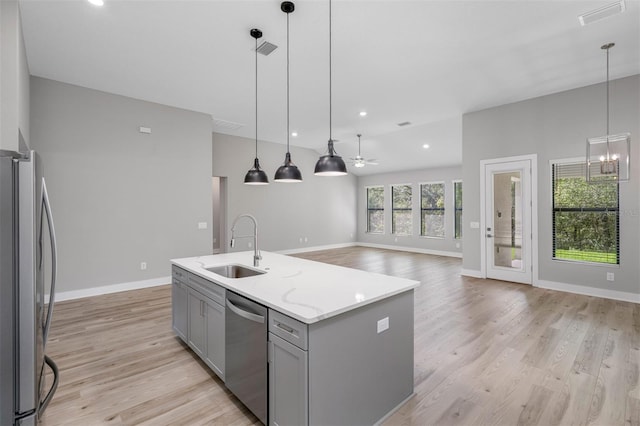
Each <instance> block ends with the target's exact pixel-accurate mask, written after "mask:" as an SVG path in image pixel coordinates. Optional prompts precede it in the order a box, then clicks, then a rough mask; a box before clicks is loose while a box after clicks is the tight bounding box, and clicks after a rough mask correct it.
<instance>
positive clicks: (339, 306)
mask: <svg viewBox="0 0 640 426" xmlns="http://www.w3.org/2000/svg"><path fill="white" fill-rule="evenodd" d="M171 263H172V264H174V265H176V266H179V267H181V268H183V269H186V270H187V271H189V272H191V273H194V274H196V275H199V276H200V277H202V278H205V279H207V280H209V281H213V282H215V283H216V284H219V285H221V286H222V287H224V288H226V289H228V290H231V291H233V292H236V293H238V294H240V295H243V296H245V297H248V298H249V299H252V300H254V301H256V302H258V303H261V304H263V305H265V306H267V307H268V308H272V309H275V310H276V311H279V312H281V313H283V314H285V315H288V316H290V317H292V318H295V319H297V320H298V321H302V322H304V323H306V324H312V323H314V322H317V321H321V320H323V319H326V318H330V317H332V316H335V315H338V314H341V313H343V312H347V311H349V310H352V309H356V308H359V307H361V306H364V305H367V304H369V303H373V302H376V301H378V300H382V299H385V298H387V297H390V296H393V295H396V294H399V293H402V292H405V291H407V290H411V289H413V288H416V287H417V286H418V285H420V282H419V281H414V280H408V279H405V278H397V277H391V276H388V275H382V274H376V273H371V272H365V271H360V270H357V269H351V268H345V267H342V266H335V265H329V264H326V263H320V262H314V261H311V260H306V259H299V258H296V257H291V256H286V255H282V254H277V253H271V252H264V251H263V252H262V260H261V261H260V266H259V267H257V268H254V267H253V266H252V265H253V251H245V252H236V253H224V254H216V255H208V256H200V257H189V258H183V259H172V260H171ZM228 264H239V265H242V266H245V267H248V268H251V269H259V270H261V271H266V273H265V274H261V275H255V276H251V277H246V278H226V277H223V276H221V275H218V274H214V273H213V272H209V271H207V270H206V269H204V268H209V267H212V266H219V265H228Z"/></svg>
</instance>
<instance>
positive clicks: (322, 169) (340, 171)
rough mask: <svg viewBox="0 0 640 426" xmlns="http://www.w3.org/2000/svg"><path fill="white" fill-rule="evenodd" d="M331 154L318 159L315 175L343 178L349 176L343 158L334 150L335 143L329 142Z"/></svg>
mask: <svg viewBox="0 0 640 426" xmlns="http://www.w3.org/2000/svg"><path fill="white" fill-rule="evenodd" d="M328 146H329V153H328V154H327V155H323V156H322V157H320V158H319V159H318V162H317V163H316V168H315V171H314V174H315V175H316V176H343V175H346V174H347V165H346V164H345V163H344V160H343V159H342V157H340V156H339V155H337V154H336V151H335V150H334V149H333V141H332V140H329V143H328Z"/></svg>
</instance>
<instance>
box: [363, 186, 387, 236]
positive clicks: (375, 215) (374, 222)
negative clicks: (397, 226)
mask: <svg viewBox="0 0 640 426" xmlns="http://www.w3.org/2000/svg"><path fill="white" fill-rule="evenodd" d="M367 232H370V233H372V234H382V233H384V186H373V187H370V188H367Z"/></svg>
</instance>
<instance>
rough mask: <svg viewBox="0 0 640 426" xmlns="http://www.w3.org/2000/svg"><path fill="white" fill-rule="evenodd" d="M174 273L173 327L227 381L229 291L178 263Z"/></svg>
mask: <svg viewBox="0 0 640 426" xmlns="http://www.w3.org/2000/svg"><path fill="white" fill-rule="evenodd" d="M172 276H173V280H172V281H173V287H172V326H173V330H174V331H175V332H176V334H177V335H178V336H179V337H180V338H181V339H182V340H183V341H184V342H185V343H187V344H188V345H189V347H190V348H191V349H192V350H193V351H194V352H195V353H196V354H197V355H198V356H199V357H200V358H202V360H203V361H204V362H205V364H207V366H209V368H211V369H212V370H213V371H214V372H215V373H216V374H217V375H218V376H219V377H220V378H221V379H222V380H224V377H225V376H224V366H225V355H224V352H225V349H224V345H225V310H224V306H223V305H222V304H221V303H223V301H224V294H225V290H224V288H222V287H220V286H219V285H217V284H215V283H212V282H209V281H207V280H204V279H203V278H201V277H198V276H196V275H194V274H192V273H190V272H187V271H184V270H182V269H180V268H178V267H176V266H174V267H173V270H172Z"/></svg>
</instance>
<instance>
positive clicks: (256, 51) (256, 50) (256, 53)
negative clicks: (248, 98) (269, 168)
mask: <svg viewBox="0 0 640 426" xmlns="http://www.w3.org/2000/svg"><path fill="white" fill-rule="evenodd" d="M255 55H256V158H258V39H257V38H256V49H255Z"/></svg>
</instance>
